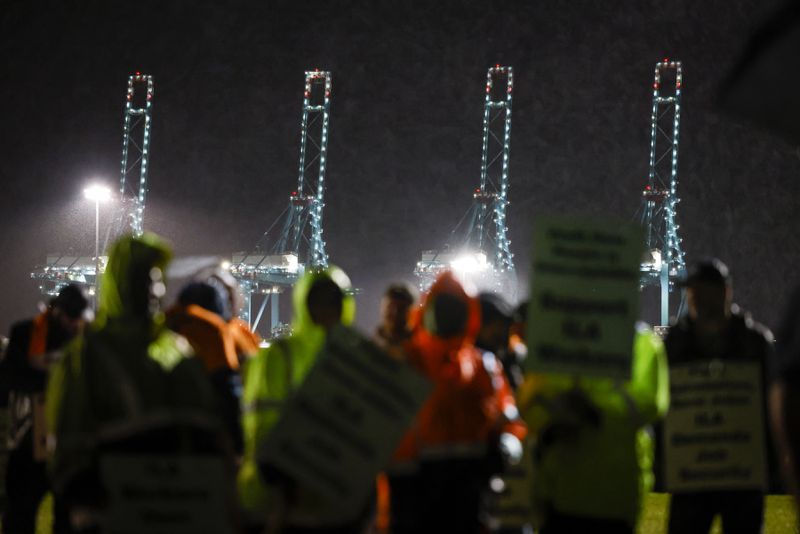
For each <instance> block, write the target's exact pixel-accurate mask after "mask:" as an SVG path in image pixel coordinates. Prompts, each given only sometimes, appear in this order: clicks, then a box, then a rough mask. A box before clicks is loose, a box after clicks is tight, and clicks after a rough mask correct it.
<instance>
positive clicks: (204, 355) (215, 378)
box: [166, 282, 244, 454]
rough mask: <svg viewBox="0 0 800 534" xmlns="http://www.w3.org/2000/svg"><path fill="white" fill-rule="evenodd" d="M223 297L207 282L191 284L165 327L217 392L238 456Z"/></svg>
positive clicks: (233, 364)
mask: <svg viewBox="0 0 800 534" xmlns="http://www.w3.org/2000/svg"><path fill="white" fill-rule="evenodd" d="M226 301H227V295H226V294H225V293H224V292H223V290H222V289H221V288H220V287H219V286H216V287H215V285H212V284H210V283H207V282H192V283H189V284H187V285H186V287H184V288H183V290H182V291H181V292H180V294H179V295H178V302H177V303H176V304H175V305H174V306H173V307H171V308H170V309H169V310H167V314H166V317H167V326H168V327H169V328H171V329H172V330H174V331H175V332H177V333H178V334H180V335H182V336H183V337H185V338H186V339H187V340H188V341H189V344H190V345H191V346H192V349H193V350H194V353H195V356H196V357H197V358H198V359H199V360H200V361H201V362H202V363H203V366H204V367H205V369H206V372H207V373H208V376H209V377H210V379H211V383H212V385H213V386H214V389H215V390H216V392H217V398H218V401H219V411H220V413H221V414H222V415H223V421H224V423H225V426H226V427H227V429H228V433H229V434H230V437H231V442H232V443H233V447H234V451H235V452H236V453H237V454H241V453H242V450H243V447H244V444H243V440H242V426H241V408H240V397H241V389H242V387H241V377H240V375H239V357H238V354H237V351H236V342H235V338H234V334H233V332H232V328H231V326H230V324H229V323H228V322H227V321H226V320H225V318H224V317H225V315H228V316H230V312H229V311H228V309H227V306H226Z"/></svg>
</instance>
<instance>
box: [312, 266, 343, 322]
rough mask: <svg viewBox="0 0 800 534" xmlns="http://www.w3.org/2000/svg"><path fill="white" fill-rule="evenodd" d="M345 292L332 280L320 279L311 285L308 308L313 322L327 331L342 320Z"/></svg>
mask: <svg viewBox="0 0 800 534" xmlns="http://www.w3.org/2000/svg"><path fill="white" fill-rule="evenodd" d="M343 301H344V291H342V288H340V287H339V286H338V284H336V282H334V281H333V280H331V279H330V278H326V277H323V278H319V279H317V280H315V281H314V283H312V284H311V288H310V289H309V290H308V296H307V297H306V306H307V307H308V314H309V315H310V316H311V321H312V322H313V323H314V324H316V325H319V326H321V327H323V328H325V329H326V330H327V329H328V328H330V327H332V326H333V325H335V324H337V323H339V322H340V321H341V319H342V304H343Z"/></svg>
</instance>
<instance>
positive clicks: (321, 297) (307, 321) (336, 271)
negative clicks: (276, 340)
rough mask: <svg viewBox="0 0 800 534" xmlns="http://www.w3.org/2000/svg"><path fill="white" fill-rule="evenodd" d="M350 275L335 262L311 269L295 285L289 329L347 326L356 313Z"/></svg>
mask: <svg viewBox="0 0 800 534" xmlns="http://www.w3.org/2000/svg"><path fill="white" fill-rule="evenodd" d="M352 289H353V287H352V285H351V283H350V278H348V277H347V275H346V274H345V272H344V271H342V270H341V269H340V268H338V267H336V266H335V265H329V266H328V267H325V268H321V267H317V268H311V269H309V270H307V271H306V272H305V273H304V274H303V275H302V276H301V277H300V278H299V279H298V280H297V283H295V285H294V289H293V291H292V304H293V307H294V317H293V318H292V331H293V332H294V333H295V334H300V333H303V332H305V331H307V330H308V331H313V330H315V329H316V328H322V329H328V328H330V327H331V326H333V325H335V324H338V323H341V324H343V325H345V326H348V325H350V324H352V323H353V321H354V320H355V316H356V303H355V298H354V297H353V291H352Z"/></svg>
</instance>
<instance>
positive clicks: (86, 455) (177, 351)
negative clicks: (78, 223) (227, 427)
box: [46, 234, 232, 521]
mask: <svg viewBox="0 0 800 534" xmlns="http://www.w3.org/2000/svg"><path fill="white" fill-rule="evenodd" d="M170 257H171V252H170V250H169V248H168V246H167V245H166V244H165V243H164V242H163V241H162V240H161V239H160V238H158V237H157V236H155V235H152V234H144V235H142V236H140V237H133V236H124V237H122V238H120V239H119V240H118V241H117V242H116V243H114V245H113V246H112V248H111V250H110V252H109V259H108V265H107V268H106V270H105V273H103V277H102V279H101V282H100V291H99V306H98V311H97V319H96V321H95V322H94V323H93V324H92V325H91V326H90V328H88V329H87V331H86V333H85V334H84V335H83V336H81V337H79V338H77V339H76V340H74V341H73V342H72V343H71V344H70V345H69V346H68V347H67V348H66V350H65V354H64V357H63V359H62V360H61V361H59V362H58V364H57V365H56V367H55V368H54V369H53V371H52V373H51V376H50V380H49V383H48V391H47V407H46V414H47V421H48V426H49V432H50V433H51V434H52V435H53V436H55V450H54V454H53V458H52V473H53V477H54V488H55V491H56V493H57V494H59V495H62V496H64V498H65V499H66V500H67V502H66V506H68V507H72V508H73V509H82V510H84V509H88V510H94V511H100V510H101V509H102V508H103V506H104V495H103V489H102V487H103V484H102V483H101V482H100V480H99V477H100V471H99V458H100V457H101V455H102V454H103V453H106V452H108V451H109V450H117V451H118V450H120V449H122V450H125V451H126V452H129V453H135V454H147V453H158V452H165V453H167V454H171V453H190V452H198V451H202V452H204V453H209V452H210V453H212V454H220V455H224V451H226V449H228V445H227V444H226V443H225V437H224V433H223V432H222V427H221V419H220V416H219V407H218V405H217V401H216V397H215V394H214V390H213V389H212V386H211V383H210V382H209V380H208V378H207V377H206V374H205V372H204V369H203V366H202V364H201V363H200V361H199V360H197V359H196V358H194V357H193V355H192V352H191V347H190V346H189V344H188V342H187V341H186V340H185V339H184V338H182V337H180V336H178V335H177V334H175V333H173V332H172V331H171V330H169V329H167V328H166V326H165V325H164V319H163V314H162V313H161V312H160V310H159V300H160V298H161V297H162V296H163V295H164V291H165V287H164V283H163V279H162V277H163V273H164V270H165V269H166V266H167V264H168V262H169V260H170ZM179 427H180V428H184V427H187V428H192V429H193V430H190V431H187V432H188V433H186V432H183V433H182V432H181V431H176V428H179ZM198 434H199V435H202V437H198ZM198 441H199V442H202V443H198ZM231 484H232V482H231ZM73 515H74V514H73ZM89 515H91V514H89ZM98 518H99V515H98ZM96 520H99V519H96ZM89 521H91V519H89Z"/></svg>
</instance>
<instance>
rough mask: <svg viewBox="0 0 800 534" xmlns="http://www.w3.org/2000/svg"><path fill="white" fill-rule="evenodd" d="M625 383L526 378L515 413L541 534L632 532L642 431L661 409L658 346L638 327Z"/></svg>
mask: <svg viewBox="0 0 800 534" xmlns="http://www.w3.org/2000/svg"><path fill="white" fill-rule="evenodd" d="M632 348H633V361H632V369H631V378H630V379H629V380H627V381H621V380H613V379H610V378H596V377H589V376H582V377H575V376H567V375H559V374H546V375H528V376H527V377H526V379H525V381H524V383H523V384H522V386H521V387H520V390H519V392H518V405H519V407H520V411H521V413H522V416H523V419H524V420H525V422H526V423H527V424H528V428H529V431H530V432H531V433H532V434H533V435H534V437H535V443H536V445H535V449H534V466H533V472H534V475H533V480H532V495H533V506H534V510H535V513H536V520H537V521H536V522H537V524H539V525H540V530H538V532H540V533H541V534H560V533H574V532H603V533H607V534H617V533H619V534H632V533H633V532H635V528H636V521H637V519H638V516H639V513H640V510H641V506H642V502H643V499H644V496H645V495H646V493H647V492H648V491H649V490H650V489H651V488H652V485H653V443H652V439H651V437H650V435H649V433H648V432H647V430H646V426H647V425H649V424H651V423H654V422H656V421H658V420H659V419H661V418H663V417H664V415H665V414H666V412H667V409H668V407H669V371H668V368H667V360H666V355H665V352H664V345H663V343H662V342H661V339H660V338H659V337H658V336H657V335H656V334H654V333H653V332H652V331H651V330H650V329H649V328H646V327H645V326H644V325H643V324H639V325H637V328H636V334H635V336H634V341H633V347H632Z"/></svg>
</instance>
